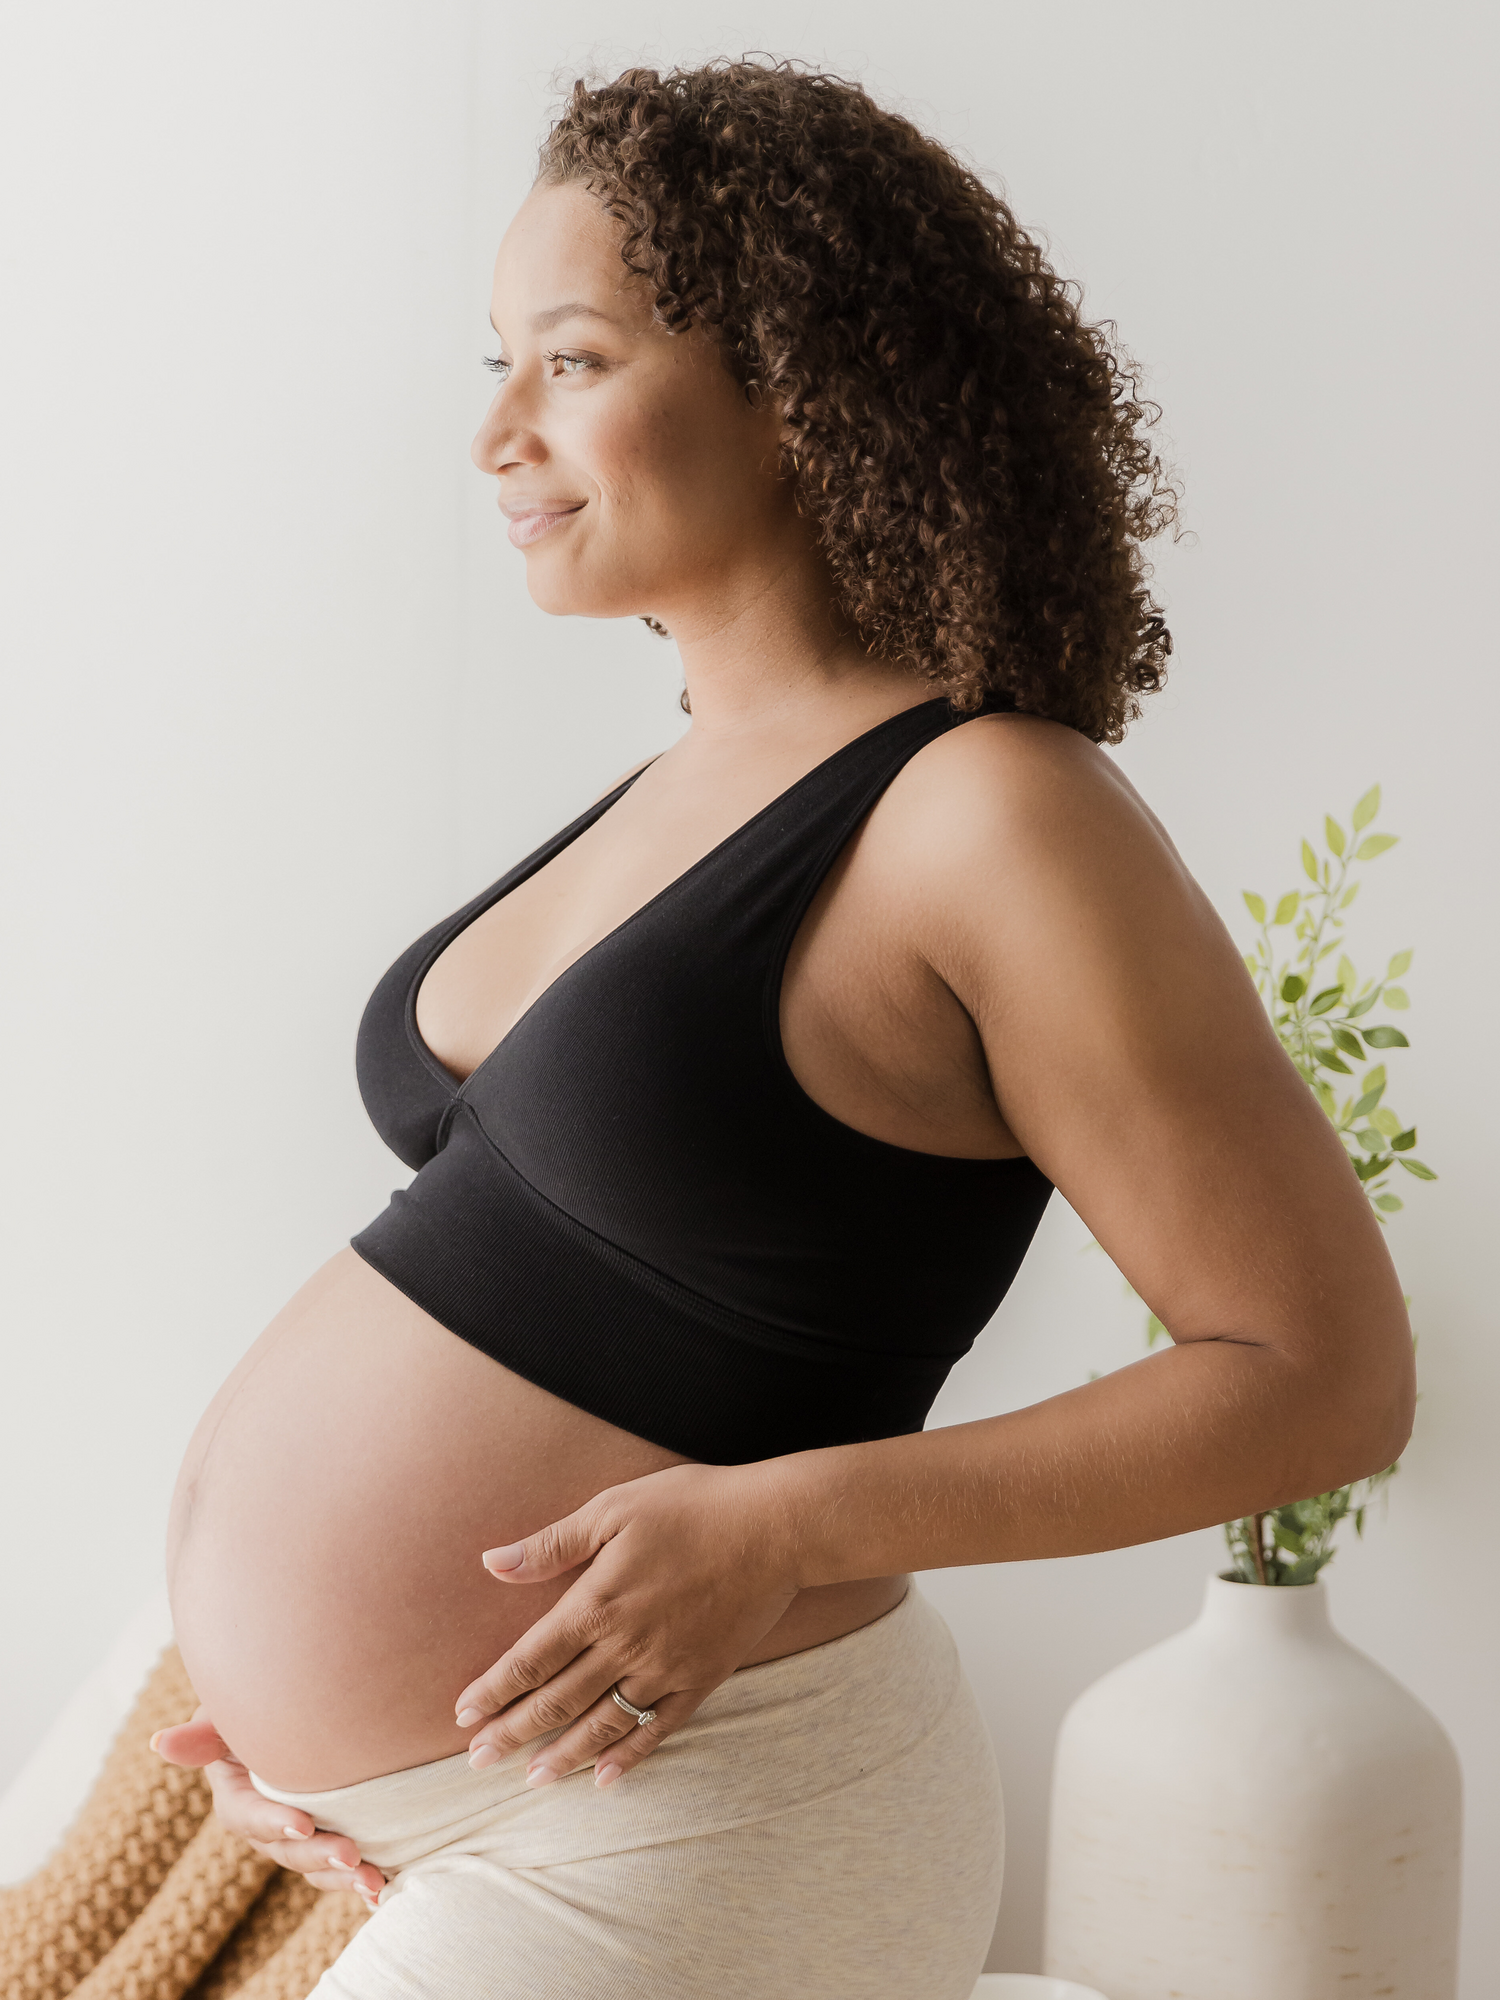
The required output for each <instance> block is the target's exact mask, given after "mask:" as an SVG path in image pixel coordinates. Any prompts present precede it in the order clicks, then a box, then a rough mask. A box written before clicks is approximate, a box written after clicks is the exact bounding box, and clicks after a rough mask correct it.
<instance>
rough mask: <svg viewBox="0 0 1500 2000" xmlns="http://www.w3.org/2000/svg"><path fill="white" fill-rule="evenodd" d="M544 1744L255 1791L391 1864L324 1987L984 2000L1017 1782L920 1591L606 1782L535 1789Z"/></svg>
mask: <svg viewBox="0 0 1500 2000" xmlns="http://www.w3.org/2000/svg"><path fill="white" fill-rule="evenodd" d="M531 1754H532V1750H531V1746H528V1748H527V1750H526V1751H525V1752H523V1753H520V1754H519V1755H517V1756H516V1757H512V1758H508V1759H506V1760H504V1762H503V1763H501V1764H499V1765H494V1766H491V1767H490V1769H488V1770H486V1771H478V1772H475V1771H470V1770H469V1768H468V1764H467V1760H466V1759H465V1758H464V1757H462V1756H460V1757H456V1758H446V1759H444V1760H443V1761H442V1762H441V1763H438V1764H428V1765H420V1766H417V1767H416V1768H415V1769H413V1770H410V1771H401V1772H395V1773H393V1774H391V1775H390V1776H389V1777H384V1778H377V1779H373V1780H370V1781H369V1782H368V1783H366V1784H363V1785H355V1786H350V1787H347V1788H346V1789H345V1790H344V1791H342V1792H335V1793H296V1794H292V1793H285V1792H275V1791H272V1789H271V1788H270V1787H269V1786H263V1787H262V1789H264V1790H266V1791H267V1792H268V1793H269V1794H270V1795H271V1796H273V1797H276V1798H279V1799H281V1800H283V1801H284V1802H285V1803H289V1804H293V1803H294V1804H296V1805H298V1806H300V1807H302V1808H303V1809H304V1810H305V1811H308V1812H310V1813H311V1814H312V1815H313V1816H314V1818H315V1819H316V1820H317V1821H318V1823H319V1825H322V1826H328V1827H331V1828H333V1829H334V1830H336V1831H339V1832H344V1833H348V1834H349V1835H351V1837H352V1838H353V1839H354V1840H355V1841H356V1842H357V1843H358V1845H359V1847H360V1850H361V1852H362V1853H363V1854H364V1856H365V1858H366V1859H368V1860H371V1861H374V1862H375V1863H376V1864H377V1865H378V1866H379V1867H381V1868H384V1869H385V1870H387V1872H388V1873H391V1874H392V1877H393V1879H392V1880H391V1881H390V1882H389V1883H388V1884H387V1886H386V1888H385V1890H384V1891H383V1892H382V1896H381V1904H380V1908H379V1910H378V1911H377V1913H376V1915H375V1917H374V1919H373V1920H372V1921H371V1922H370V1923H369V1924H368V1925H366V1926H365V1928H364V1930H363V1931H361V1933H360V1934H359V1936H358V1937H357V1938H356V1939H355V1940H354V1942H353V1944H352V1945H351V1946H350V1947H349V1949H348V1951H346V1952H345V1954H344V1956H343V1957H342V1958H341V1959H340V1960H339V1962H338V1964H337V1965H336V1966H335V1967H334V1968H332V1969H331V1971H330V1972H329V1973H328V1974H326V1975H325V1983H324V1985H323V1986H321V1987H320V1988H319V2000H343V1996H346V1995H347V1996H349V2000H354V1996H358V2000H386V1996H387V1995H390V1996H395V1995H396V1994H401V1995H402V1996H407V1995H409V1994H411V1993H413V1992H418V1993H422V1994H426V1993H428V1992H430V1993H431V1994H432V1995H433V1996H434V1997H435V2000H436V1996H437V1995H439V1994H442V1995H444V1996H445V2000H462V1996H465V1995H468V1994H472V1995H473V1996H475V2000H491V1996H494V2000H499V1996H501V1995H508V1994H511V1993H515V1994H521V1993H526V1994H528V1995H530V1994H536V1995H538V1996H542V1997H543V2000H551V1996H552V1995H554V1994H555V1995H557V1996H559V2000H561V1996H563V1995H569V1996H571V1995H592V1994H594V1993H595V1992H597V1993H598V1994H600V1995H601V1996H602V1995H604V1994H606V1993H607V1994H609V1995H610V2000H635V1996H637V1995H640V1996H642V2000H645V1996H647V1995H649V1996H651V2000H676V1997H677V1996H678V1995H681V1996H683V2000H687V1996H694V2000H696V1996H700V1995H701V1996H707V1995H712V1996H714V2000H740V1996H746V2000H749V1996H752V1995H754V1996H766V2000H770V1996H773V1995H778V1994H786V1993H792V1992H795V1993H797V1994H798V1995H799V2000H804V1996H805V2000H823V1996H828V2000H856V1997H857V2000H865V1996H869V2000H875V1997H876V1996H879V2000H903V1996H907V1995H909V1996H910V2000H949V1996H952V2000H967V1995H968V1993H969V1992H970V1990H971V1989H972V1985H973V1981H974V1979H975V1977H976V1976H977V1974H978V1972H979V1970H980V1967H981V1966H982V1964H983V1960H984V1956H985V1952H986V1949H987V1947H988V1944H989V1939H990V1934H991V1931H992V1929H993V1925H994V1919H995V1914H996V1910H997V1907H998V1902H999V1889H1000V1869H1001V1854H1002V1844H1003V1832H1002V1815H1001V1805H1000V1791H999V1783H998V1779H997V1776H996V1772H995V1764H994V1757H993V1753H992V1751H991V1748H990V1743H989V1738H988V1735H987V1733H986V1731H985V1728H984V1724H983V1721H982V1718H981V1717H980V1715H979V1712H978V1709H977V1707H976V1705H975V1702H974V1698H973V1694H972V1692H971V1690H970V1688H969V1686H968V1682H967V1680H966V1678H965V1676H964V1674H963V1671H962V1667H961V1666H960V1663H959V1660H958V1655H957V1650H956V1648H955V1646H954V1644H953V1640H952V1636H951V1634H950V1633H949V1632H948V1629H947V1627H946V1625H944V1623H943V1621H942V1619H941V1618H940V1617H939V1616H938V1614H937V1613H936V1612H935V1611H934V1610H933V1608H932V1607H931V1606H930V1605H929V1604H928V1603H927V1601H926V1600H925V1599H924V1598H923V1597H921V1596H920V1595H919V1593H917V1592H916V1591H915V1589H913V1590H912V1591H910V1592H909V1593H908V1595H907V1596H906V1598H905V1599H904V1600H903V1601H902V1603H901V1604H900V1605H898V1606H897V1608H896V1609H895V1610H894V1611H891V1612H889V1613H887V1614H886V1616H885V1617H883V1618H880V1619H877V1620H875V1621H874V1623H872V1624H870V1625H866V1626H861V1627H860V1628H858V1629H857V1630H856V1631H854V1632H851V1633H848V1634H846V1635H845V1636H844V1637H842V1638H840V1639H835V1640H831V1641H829V1642H828V1643H827V1644H826V1645H823V1646H817V1647H813V1648H810V1649H809V1650H808V1651H805V1652H801V1653H795V1654H790V1655H787V1656H785V1657H784V1658H782V1659H778V1660H772V1661H768V1662H766V1663H765V1664H764V1665H761V1666H755V1667H747V1668H743V1669H741V1671H740V1672H739V1673H737V1674H734V1675H732V1676H731V1677H730V1679H729V1680H728V1681H726V1682H725V1683H724V1684H723V1685H722V1686H721V1687H719V1688H717V1689H715V1691H714V1693H713V1694H712V1695H710V1696H709V1698H708V1699H707V1700H706V1701H705V1702H704V1703H703V1705H702V1707H701V1708H700V1709H699V1710H698V1711H697V1713H696V1714H695V1715H694V1716H693V1717H692V1718H691V1720H690V1721H689V1722H688V1723H687V1724H685V1725H684V1727H683V1728H682V1729H680V1730H679V1731H678V1732H677V1733H676V1734H675V1735H673V1736H672V1737H670V1738H668V1740H667V1741H666V1742H665V1743H664V1744H663V1745H662V1746H661V1748H660V1749H659V1750H657V1751H656V1752H655V1753H654V1754H653V1755H652V1757H651V1758H649V1759H648V1760H647V1762H646V1763H644V1764H642V1765H641V1766H639V1767H638V1768H637V1769H635V1770H634V1771H632V1772H630V1773H629V1774H628V1776H627V1777H626V1778H625V1779H624V1780H623V1781H621V1782H619V1783H617V1784H615V1785H613V1786H610V1787H608V1788H607V1789H605V1790H602V1791H601V1790H599V1789H597V1788H596V1787H595V1785H594V1784H593V1781H592V1774H591V1772H589V1771H587V1770H584V1771H580V1772H576V1773H574V1774H573V1775H572V1776H571V1777H568V1778H564V1779H561V1780H559V1781H558V1782H557V1783H555V1784H552V1785H549V1786H546V1787H544V1788H542V1789H541V1790H537V1791H528V1790H527V1789H526V1786H525V1766H526V1763H527V1762H528V1761H529V1757H530V1755H531ZM549 1980H550V1981H551V1982H552V1983H550V1984H549V1983H547V1982H548V1981H549ZM414 1981H415V1982H416V1984H413V1982H414Z"/></svg>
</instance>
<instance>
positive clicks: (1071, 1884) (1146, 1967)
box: [1045, 1577, 1460, 2000]
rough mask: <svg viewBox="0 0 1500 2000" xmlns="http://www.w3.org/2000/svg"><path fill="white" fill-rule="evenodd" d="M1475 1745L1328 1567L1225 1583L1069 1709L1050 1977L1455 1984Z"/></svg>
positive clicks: (1208, 1992) (1103, 1986)
mask: <svg viewBox="0 0 1500 2000" xmlns="http://www.w3.org/2000/svg"><path fill="white" fill-rule="evenodd" d="M1459 1839H1460V1788H1459V1771H1458V1759H1457V1756H1456V1755H1455V1753H1454V1749H1453V1745H1452V1744H1451V1743H1450V1742H1449V1740H1448V1738H1447V1736H1446V1735H1445V1734H1444V1732H1443V1729H1442V1727H1441V1725H1440V1724H1439V1723H1438V1722H1437V1721H1436V1719H1435V1718H1434V1717H1433V1716H1432V1715H1430V1714H1429V1713H1428V1711H1427V1710H1426V1709H1425V1708H1424V1707H1423V1706H1422V1704H1421V1703H1420V1702H1419V1701H1418V1700H1417V1699H1416V1697H1415V1696H1414V1695H1411V1694H1408V1693H1407V1691H1406V1689H1405V1688H1403V1687H1402V1686H1401V1685H1400V1684H1399V1683H1398V1682H1396V1681H1394V1680H1392V1678H1391V1677H1390V1675H1389V1674H1388V1673H1386V1672H1385V1671H1384V1669H1383V1668H1381V1667H1378V1666H1376V1664H1375V1662H1374V1661H1373V1660H1371V1659H1369V1658H1368V1657H1367V1656H1366V1655H1365V1654H1363V1653H1361V1652H1358V1651H1356V1649H1355V1648H1354V1647H1353V1646H1350V1645H1348V1644H1347V1643H1346V1642H1345V1641H1344V1640H1343V1639H1341V1638H1340V1637H1339V1636H1338V1634H1337V1633H1336V1632H1335V1631H1334V1630H1333V1628H1332V1626H1331V1625H1330V1624H1329V1622H1328V1599H1327V1593H1326V1592H1325V1590H1324V1588H1323V1585H1322V1584H1321V1583H1312V1584H1306V1585H1302V1586H1299V1587H1287V1586H1284V1585H1273V1586H1265V1587H1263V1586H1259V1585H1255V1584H1243V1583H1237V1582H1233V1581H1230V1580H1228V1579H1226V1578H1223V1577H1211V1578H1210V1579H1209V1583H1208V1594H1207V1597H1206V1599H1205V1601H1204V1606H1203V1611H1202V1614H1201V1616H1200V1617H1199V1619H1198V1622H1197V1623H1196V1624H1195V1625H1193V1626H1191V1627H1189V1629H1188V1630H1187V1631H1186V1632H1180V1633H1178V1634H1177V1636H1176V1637H1175V1638H1172V1639H1168V1640H1166V1641H1165V1643H1164V1644H1162V1645H1160V1646H1153V1647H1152V1648H1151V1649H1150V1651H1149V1652H1145V1653H1142V1654H1140V1655H1139V1657H1138V1658H1136V1659H1133V1660H1128V1661H1127V1662H1126V1663H1125V1665H1124V1666H1122V1667H1117V1668H1116V1669H1115V1670H1114V1672H1113V1673H1110V1674H1106V1675H1105V1676H1104V1678H1103V1680H1100V1681H1096V1682H1095V1684H1094V1685H1093V1687H1091V1688H1089V1689H1088V1690H1087V1691H1086V1692H1085V1693H1084V1694H1082V1695H1080V1696H1079V1698H1078V1700H1077V1701H1076V1702H1075V1703H1074V1704H1073V1706H1072V1708H1071V1709H1070V1710H1069V1711H1068V1713H1067V1715H1066V1716H1065V1718H1064V1720H1063V1725H1062V1730H1061V1732H1060V1734H1059V1737H1058V1744H1057V1761H1056V1767H1055V1771H1054V1776H1053V1791H1052V1831H1051V1844H1050V1853H1049V1860H1048V1880H1047V1933H1046V1958H1045V1966H1046V1970H1047V1972H1049V1973H1050V1974H1052V1975H1053V1976H1054V1977H1057V1978H1063V1979H1075V1980H1078V1981H1080V1982H1081V1983H1082V1984H1083V1985H1085V1986H1095V1987H1098V1988H1099V1990H1100V1991H1101V1992H1103V1993H1107V1994H1108V1995H1109V2000H1377V1996H1378V2000H1453V1995H1454V1991H1455V1982H1456V1961H1457V1944H1458V1889H1459Z"/></svg>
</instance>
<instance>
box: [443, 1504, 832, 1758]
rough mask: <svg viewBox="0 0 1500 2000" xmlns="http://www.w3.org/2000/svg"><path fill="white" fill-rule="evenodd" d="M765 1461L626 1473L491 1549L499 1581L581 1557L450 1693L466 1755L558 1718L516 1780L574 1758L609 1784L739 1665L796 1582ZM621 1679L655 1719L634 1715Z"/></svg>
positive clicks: (540, 1576)
mask: <svg viewBox="0 0 1500 2000" xmlns="http://www.w3.org/2000/svg"><path fill="white" fill-rule="evenodd" d="M773 1478H774V1475H773V1474H772V1472H771V1469H770V1467H769V1466H767V1465H735V1466H715V1465H673V1466H668V1467H667V1468H666V1469H665V1470H664V1471H662V1472H652V1473H648V1474H647V1475H646V1476H645V1478H643V1479H633V1480H630V1481H629V1482H628V1483H626V1484H625V1485H623V1486H611V1487H607V1488H606V1489H605V1491H604V1492H602V1493H600V1494H597V1495H596V1496H595V1497H594V1499H592V1500H590V1501H589V1502H588V1504H587V1505H586V1506H583V1507H580V1508H579V1509H578V1510H577V1512H576V1513H573V1514H569V1515H568V1516H567V1517H566V1519H564V1520H561V1521H555V1522H553V1524H552V1525H551V1526H550V1527H547V1528H543V1529H542V1530H541V1531H540V1532H539V1533H538V1534H535V1535H530V1536H528V1537H527V1539H526V1540H525V1541H524V1542H516V1543H514V1544H512V1545H511V1546H510V1547H507V1548H499V1549H489V1550H487V1551H486V1552H485V1555H484V1558H483V1560H484V1565H485V1568H486V1569H488V1570H489V1571H490V1573H491V1575H492V1576H495V1577H497V1578H499V1579H500V1580H501V1581H503V1582H507V1583H542V1582H545V1581H546V1580H547V1579H548V1578H551V1577H559V1576H562V1575H564V1574H565V1573H566V1572H567V1571H568V1570H571V1569H576V1568H578V1566H579V1565H580V1564H587V1565H588V1566H587V1568H586V1569H585V1570H584V1571H583V1574H582V1575H581V1576H579V1577H578V1578H577V1580H576V1581H575V1582H574V1583H573V1584H572V1586H571V1588H570V1589H569V1590H568V1591H567V1592H566V1593H565V1594H564V1595H563V1596H562V1597H561V1598H559V1599H558V1601H557V1603H556V1604H555V1605H554V1606H553V1607H552V1609H551V1610H550V1611H549V1612H547V1613H546V1615H545V1616H544V1617H542V1618H539V1619H538V1620H537V1622H536V1624H534V1625H533V1626H531V1627H530V1629H529V1630H528V1631H527V1632H526V1633H524V1634H523V1636H522V1637H521V1638H520V1639H519V1640H518V1641H517V1642H516V1644H515V1645H514V1646H512V1647H511V1649H510V1651H509V1652H508V1653H506V1654H504V1655H503V1656H502V1657H501V1658H500V1659H499V1660H497V1661H496V1662H495V1664H494V1666H493V1667H491V1668H490V1670H489V1672H488V1673H486V1674H482V1675H481V1676H480V1677H479V1679H478V1680H476V1681H473V1682H471V1683H470V1685H469V1686H468V1687H466V1688H465V1689H464V1691H463V1693H462V1694H461V1695H460V1696H459V1697H458V1701H457V1704H456V1706H457V1711H458V1724H459V1727H460V1728H468V1727H470V1726H471V1725H472V1724H474V1723H477V1722H480V1721H482V1720H483V1718H484V1717H485V1716H491V1715H492V1716H494V1718H495V1719H494V1721H492V1722H487V1723H485V1726H484V1727H483V1728H482V1729H480V1730H478V1731H477V1732H476V1733H475V1735H474V1737H473V1739H472V1741H471V1742H470V1745H469V1753H470V1754H469V1761H470V1763H471V1764H473V1765H474V1767H475V1768H476V1769H478V1768H481V1767H482V1766H483V1765H486V1764H493V1763H497V1762H498V1761H499V1760H500V1758H501V1757H503V1756H505V1755H507V1754H508V1753H509V1752H511V1751H513V1750H516V1749H519V1748H520V1746H521V1745H522V1744H524V1743H531V1742H533V1741H534V1740H535V1739H536V1738H537V1737H538V1736H544V1735H546V1734H547V1733H548V1732H549V1731H551V1730H554V1729H561V1730H562V1732H563V1733H562V1734H561V1735H560V1736H559V1737H557V1739H556V1740H555V1741H554V1742H551V1743H548V1744H547V1745H545V1746H544V1747H543V1748H542V1749H540V1750H538V1751H537V1753H536V1755H535V1757H534V1758H533V1759H532V1761H531V1763H530V1765H529V1767H528V1769H527V1774H526V1778H527V1783H528V1784H532V1785H543V1784H548V1783H550V1782H551V1780H552V1779H554V1778H561V1777H565V1776H566V1775H567V1774H568V1773H569V1772H570V1771H576V1770H578V1769H580V1768H581V1767H582V1766H583V1765H585V1764H591V1763H592V1764H595V1767H596V1768H595V1783H596V1784H599V1785H607V1784H610V1783H611V1782H612V1781H613V1780H614V1779H615V1778H617V1777H619V1776H620V1774H621V1773H622V1772H624V1771H628V1770H630V1769H631V1768H632V1767H633V1766H634V1765H636V1764H639V1763H641V1762H642V1761H643V1760H644V1759H645V1758H647V1757H649V1756H650V1754H651V1752H652V1751H653V1750H654V1749H655V1748H656V1747H657V1745H658V1744H659V1743H661V1742H663V1741H664V1740H665V1739H666V1738H667V1737H668V1736H670V1735H671V1734H672V1733H673V1731H674V1730H677V1729H680V1728H681V1727H682V1725H683V1723H685V1722H686V1721H687V1719H688V1717H689V1716H690V1715H691V1714H692V1713H693V1712H694V1710H695V1709H696V1708H697V1707H698V1706H699V1704H700V1703H701V1702H702V1701H704V1700H705V1699H706V1698H707V1696H708V1695H710V1694H711V1693H712V1692H713V1690H714V1689H715V1688H716V1687H718V1686H719V1684H720V1683H721V1682H722V1681H725V1680H727V1679H728V1678H729V1676H730V1675H731V1674H732V1673H733V1672H734V1671H735V1669H736V1668H737V1667H740V1666H742V1665H743V1664H744V1663H745V1661H746V1660H747V1659H748V1658H749V1656H750V1654H751V1653H752V1651H753V1650H754V1649H755V1647H756V1646H757V1645H758V1644H759V1642H760V1641H761V1640H762V1639H763V1638H764V1637H765V1635H766V1633H767V1632H769V1631H770V1629H771V1627H772V1626H773V1625H774V1624H775V1623H776V1622H777V1620H778V1619H779V1618H780V1617H781V1616H782V1614H783V1613H784V1612H785V1610H786V1609H787V1606H788V1605H789V1604H790V1603H791V1602H792V1599H793V1598H794V1597H795V1596H796V1595H797V1591H798V1588H799V1585H798V1583H797V1580H796V1578H795V1577H794V1576H793V1574H792V1566H791V1557H790V1553H789V1546H788V1545H787V1543H786V1541H785V1540H784V1538H783V1537H782V1536H780V1535H778V1534H776V1533H774V1532H772V1530H771V1522H772V1519H773V1518H774V1515H775V1513H776V1511H777V1510H776V1509H775V1508H774V1505H773V1504H772V1497H771V1487H772V1480H773ZM615 1687H618V1688H619V1691H620V1693H621V1694H622V1695H623V1696H624V1698H625V1700H626V1701H628V1702H630V1703H631V1704H632V1705H633V1706H634V1707H636V1708H639V1709H651V1710H654V1711H655V1713H654V1718H653V1719H652V1720H651V1721H649V1722H644V1723H641V1724H640V1725H637V1724H636V1723H635V1722H634V1721H633V1720H632V1719H631V1717H630V1716H629V1715H627V1714H626V1712H625V1711H624V1710H623V1709H622V1708H621V1707H620V1706H619V1705H618V1704H617V1703H616V1702H615V1701H614V1699H613V1698H612V1695H611V1692H610V1691H611V1689H612V1688H615Z"/></svg>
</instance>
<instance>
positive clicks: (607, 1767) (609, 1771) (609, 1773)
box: [594, 1764, 625, 1785]
mask: <svg viewBox="0 0 1500 2000" xmlns="http://www.w3.org/2000/svg"><path fill="white" fill-rule="evenodd" d="M624 1768H625V1766H624V1765H623V1764H599V1765H597V1766H596V1767H595V1770H594V1783H595V1784H596V1785H612V1784H613V1783H614V1781H615V1779H616V1778H618V1777H619V1775H620V1773H621V1771H623V1770H624Z"/></svg>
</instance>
